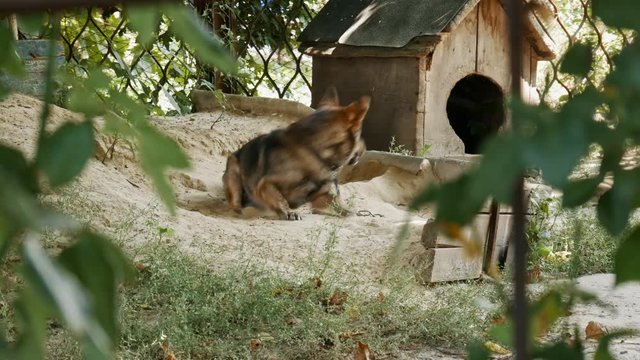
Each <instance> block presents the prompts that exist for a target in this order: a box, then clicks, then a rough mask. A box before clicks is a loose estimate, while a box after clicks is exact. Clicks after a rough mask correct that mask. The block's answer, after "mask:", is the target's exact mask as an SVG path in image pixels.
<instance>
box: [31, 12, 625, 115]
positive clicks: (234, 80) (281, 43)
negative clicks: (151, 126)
mask: <svg viewBox="0 0 640 360" xmlns="http://www.w3.org/2000/svg"><path fill="white" fill-rule="evenodd" d="M324 3H326V0H270V1H261V0H251V1H238V0H217V1H211V0H192V5H193V6H194V10H195V11H197V12H198V13H199V14H200V15H201V16H202V18H203V21H205V22H206V23H207V26H209V27H211V28H212V30H213V31H214V32H215V33H216V34H217V35H218V36H219V37H220V38H222V39H223V41H224V42H225V43H226V44H227V45H228V47H229V49H230V50H231V51H232V53H233V54H234V55H235V56H236V57H237V59H238V63H239V71H238V74H236V75H234V76H233V77H229V76H225V75H223V74H219V73H217V72H215V71H214V69H206V68H203V67H201V66H200V65H199V64H198V62H197V60H196V58H195V57H194V56H193V54H192V52H191V51H190V50H189V49H188V48H187V47H186V46H185V45H184V44H183V43H182V42H181V41H179V40H177V39H175V38H173V37H172V36H171V33H170V32H169V31H168V28H169V23H170V20H169V19H163V21H162V24H161V26H160V31H159V34H158V39H157V41H155V42H153V44H151V45H150V46H149V47H145V46H142V45H141V44H140V43H138V42H137V41H136V33H135V32H134V31H132V30H131V29H130V28H129V26H128V24H127V20H126V16H125V15H124V11H123V9H122V8H121V7H107V8H91V9H85V10H81V11H76V12H73V13H67V14H65V16H64V18H63V22H62V40H63V44H64V45H65V56H66V60H67V62H68V64H69V67H68V68H69V71H70V72H73V73H76V75H81V73H82V72H83V71H85V70H86V69H87V68H90V67H91V66H95V65H104V66H105V68H107V69H109V70H108V71H109V72H110V75H111V76H112V77H113V80H114V84H115V86H118V87H119V88H120V89H121V90H122V91H126V92H128V93H129V94H131V95H132V96H134V97H136V98H138V99H140V100H142V101H143V102H145V103H146V104H148V105H149V107H150V109H151V110H152V112H154V113H183V112H185V111H187V110H188V108H189V106H190V101H189V98H188V94H189V92H190V91H191V90H192V89H193V88H196V87H207V88H210V89H220V90H222V91H225V92H234V93H240V94H245V95H248V96H269V97H279V98H288V99H293V100H298V101H301V102H303V103H309V102H310V87H311V78H310V77H311V59H310V57H308V56H306V55H302V54H301V53H300V52H299V51H298V50H297V46H298V44H297V42H296V39H297V37H298V36H299V34H300V33H301V31H302V30H303V29H304V28H305V26H306V25H307V24H308V23H309V21H310V20H311V19H312V18H313V16H314V15H315V13H317V11H318V10H319V9H320V8H321V7H322V5H323V4H324ZM543 3H544V4H545V5H546V7H547V8H548V9H549V11H551V12H552V17H551V18H552V20H551V21H550V23H549V24H546V25H547V26H546V28H547V29H548V30H549V35H550V37H551V38H552V39H553V41H554V42H555V47H556V50H557V52H558V57H557V58H556V59H554V60H553V61H550V62H542V63H540V68H539V73H538V81H537V83H538V91H539V94H540V98H541V99H542V100H543V101H545V102H547V103H550V104H552V105H554V104H559V103H561V102H562V101H563V100H564V99H565V98H567V97H570V96H572V95H573V94H575V93H576V92H579V91H580V90H581V89H582V88H584V87H585V86H586V85H587V84H589V83H591V84H595V85H596V86H598V85H599V84H600V83H601V82H602V80H603V79H604V77H605V76H606V74H607V73H608V72H609V71H610V69H611V67H612V66H613V65H612V61H611V58H612V56H613V55H614V54H615V53H617V52H618V51H619V50H620V49H621V48H622V46H623V45H624V44H625V43H629V41H631V39H632V37H633V34H632V33H631V32H629V31H623V30H621V29H610V28H607V27H605V26H604V24H602V22H600V21H599V20H597V19H596V18H594V17H593V16H591V10H590V2H589V1H588V0H544V1H543ZM23 36H26V37H28V34H23ZM575 42H588V43H590V44H591V45H592V46H593V48H594V49H595V52H594V59H593V65H594V66H593V69H592V71H591V73H590V74H589V77H588V78H587V79H580V78H576V77H573V76H570V75H566V74H563V73H561V72H560V71H559V66H560V62H561V60H562V54H563V52H564V51H565V50H566V49H567V48H568V46H570V45H571V44H573V43H575Z"/></svg>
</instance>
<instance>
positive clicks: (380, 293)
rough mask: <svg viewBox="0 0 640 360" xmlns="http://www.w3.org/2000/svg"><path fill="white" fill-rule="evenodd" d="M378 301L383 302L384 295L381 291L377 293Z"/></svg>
mask: <svg viewBox="0 0 640 360" xmlns="http://www.w3.org/2000/svg"><path fill="white" fill-rule="evenodd" d="M378 301H379V302H384V293H383V292H382V291H380V292H379V293H378Z"/></svg>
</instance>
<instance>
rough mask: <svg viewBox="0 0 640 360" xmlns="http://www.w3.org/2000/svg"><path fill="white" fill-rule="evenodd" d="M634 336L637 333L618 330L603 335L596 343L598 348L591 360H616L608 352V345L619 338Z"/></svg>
mask: <svg viewBox="0 0 640 360" xmlns="http://www.w3.org/2000/svg"><path fill="white" fill-rule="evenodd" d="M636 334H637V332H636V331H632V330H620V331H614V332H610V333H608V334H605V335H604V336H603V337H602V339H600V342H599V343H598V348H597V349H596V353H595V355H594V356H593V360H616V358H615V356H613V355H612V354H611V352H610V351H609V345H610V344H611V341H613V340H615V339H617V338H620V337H625V336H633V335H636Z"/></svg>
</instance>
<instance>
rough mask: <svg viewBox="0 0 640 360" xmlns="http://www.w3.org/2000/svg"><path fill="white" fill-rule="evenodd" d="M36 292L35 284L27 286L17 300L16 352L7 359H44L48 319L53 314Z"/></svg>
mask: <svg viewBox="0 0 640 360" xmlns="http://www.w3.org/2000/svg"><path fill="white" fill-rule="evenodd" d="M36 292H37V289H35V288H34V287H33V286H25V287H24V288H23V289H22V290H21V291H20V297H19V298H18V300H17V301H16V302H15V305H14V306H15V307H14V308H15V312H16V323H17V324H16V325H17V328H18V336H17V341H16V344H15V347H14V349H15V351H14V354H12V355H13V356H11V357H6V358H7V359H44V343H45V339H46V336H47V330H46V321H47V318H48V317H51V316H52V315H53V314H52V309H51V308H50V306H49V304H48V303H46V304H43V303H42V298H41V297H40V294H38V293H36Z"/></svg>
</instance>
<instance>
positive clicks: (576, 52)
mask: <svg viewBox="0 0 640 360" xmlns="http://www.w3.org/2000/svg"><path fill="white" fill-rule="evenodd" d="M592 63H593V50H592V49H591V46H590V45H587V44H581V43H576V44H574V45H573V46H571V47H570V48H569V50H567V52H566V53H565V55H564V59H562V64H560V71H561V72H563V73H567V74H571V75H577V76H582V77H586V76H587V74H588V73H589V71H591V67H592Z"/></svg>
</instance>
